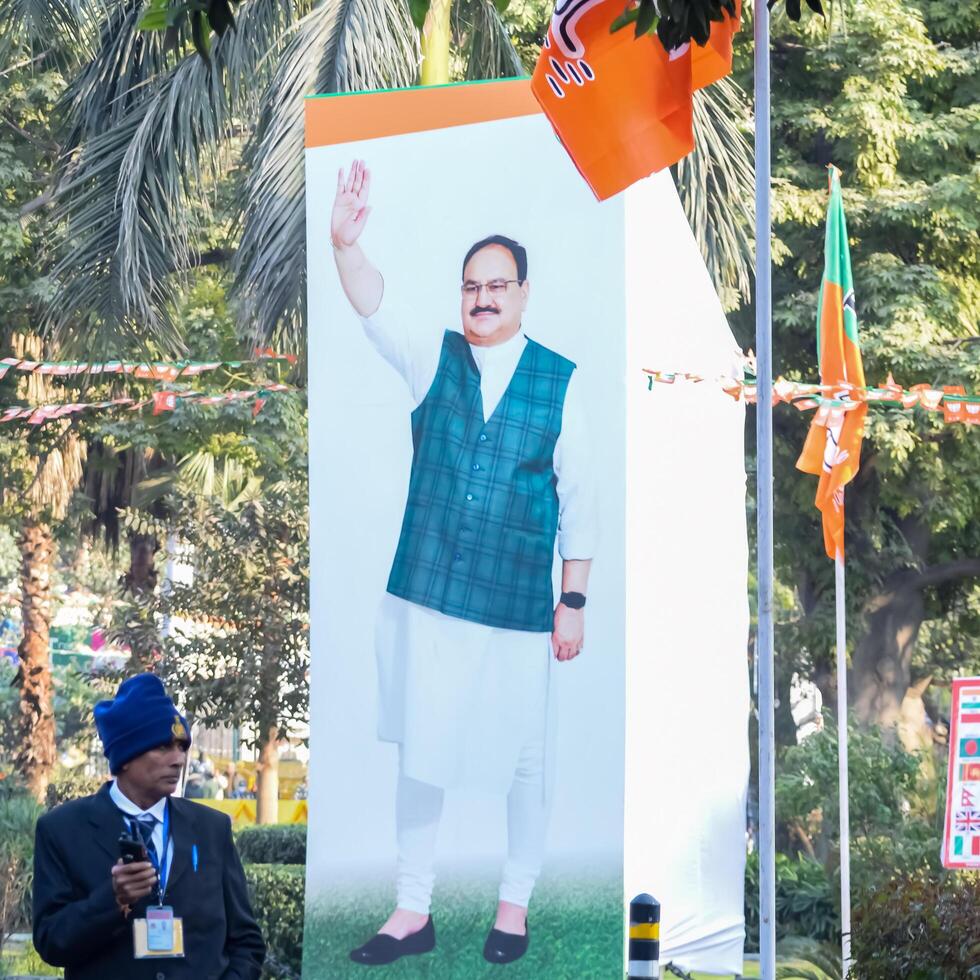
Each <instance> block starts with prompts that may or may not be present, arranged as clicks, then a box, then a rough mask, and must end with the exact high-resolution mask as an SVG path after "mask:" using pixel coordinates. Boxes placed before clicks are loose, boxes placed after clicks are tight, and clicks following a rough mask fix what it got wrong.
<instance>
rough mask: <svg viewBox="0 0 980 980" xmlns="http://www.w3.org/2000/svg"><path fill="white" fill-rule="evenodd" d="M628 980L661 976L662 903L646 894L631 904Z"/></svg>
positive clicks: (642, 979)
mask: <svg viewBox="0 0 980 980" xmlns="http://www.w3.org/2000/svg"><path fill="white" fill-rule="evenodd" d="M629 959H630V968H629V977H628V980H647V978H649V977H659V976H660V903H659V902H658V901H657V900H656V899H655V898H654V897H653V896H652V895H647V894H646V893H645V892H644V893H643V894H642V895H637V896H636V898H634V899H633V901H632V902H630V952H629Z"/></svg>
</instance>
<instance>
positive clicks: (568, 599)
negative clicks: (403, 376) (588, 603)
mask: <svg viewBox="0 0 980 980" xmlns="http://www.w3.org/2000/svg"><path fill="white" fill-rule="evenodd" d="M558 601H559V602H560V603H561V604H562V605H563V606H567V607H568V608H569V609H584V608H585V596H584V595H582V593H581V592H562V594H561V598H560V599H559V600H558Z"/></svg>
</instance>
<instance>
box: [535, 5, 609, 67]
mask: <svg viewBox="0 0 980 980" xmlns="http://www.w3.org/2000/svg"><path fill="white" fill-rule="evenodd" d="M603 2H604V0H558V3H556V4H555V14H554V17H552V20H551V31H552V34H553V35H554V38H555V42H556V43H557V45H558V47H559V48H561V50H562V53H563V54H564V55H565V57H566V58H581V57H583V56H584V55H585V45H584V44H583V43H582V41H581V39H580V38H579V36H578V34H577V33H576V30H575V29H576V27H577V26H578V22H579V21H580V20H581V19H582V18H583V17H584V16H585V15H586V14H587V13H588V12H589V11H590V10H591V9H592V8H593V7H598V6H599V5H600V4H601V3H603ZM545 43H547V42H545Z"/></svg>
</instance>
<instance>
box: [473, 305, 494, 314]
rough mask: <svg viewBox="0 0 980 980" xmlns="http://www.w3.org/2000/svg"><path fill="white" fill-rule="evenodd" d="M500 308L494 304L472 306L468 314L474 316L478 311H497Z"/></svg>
mask: <svg viewBox="0 0 980 980" xmlns="http://www.w3.org/2000/svg"><path fill="white" fill-rule="evenodd" d="M499 312H500V310H498V309H497V307H495V306H474V307H473V309H472V310H470V316H476V315H477V314H478V313H499Z"/></svg>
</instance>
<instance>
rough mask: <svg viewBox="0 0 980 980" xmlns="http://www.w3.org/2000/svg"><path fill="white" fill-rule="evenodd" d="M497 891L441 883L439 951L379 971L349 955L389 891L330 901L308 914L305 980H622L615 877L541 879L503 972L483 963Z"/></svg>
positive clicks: (376, 921)
mask: <svg viewBox="0 0 980 980" xmlns="http://www.w3.org/2000/svg"><path fill="white" fill-rule="evenodd" d="M496 888H497V885H496V882H495V881H493V880H490V879H480V880H474V879H465V880H464V879H457V880H445V879H441V880H440V882H439V883H437V886H436V894H435V896H434V898H433V905H432V914H433V920H434V923H435V929H436V948H435V949H434V950H433V951H432V952H431V953H426V954H425V955H424V956H413V957H406V958H404V959H402V960H399V961H397V962H396V963H392V964H390V965H389V966H383V967H364V966H359V965H357V964H355V963H351V962H350V960H349V959H348V953H349V952H350V950H351V949H353V948H354V947H355V946H359V945H360V944H361V943H363V942H365V941H366V940H368V939H369V938H370V937H371V935H372V933H373V932H374V930H376V929H377V927H378V926H379V925H380V924H381V922H382V921H383V920H384V918H385V917H386V915H387V912H388V911H389V910H390V906H391V904H392V894H391V888H390V886H387V887H385V886H375V887H374V888H364V887H363V886H362V887H361V888H360V889H359V890H358V891H357V892H356V893H354V892H353V891H352V890H348V892H347V894H346V895H345V896H344V897H340V896H338V895H332V896H331V897H330V899H329V902H328V903H326V904H320V905H319V907H314V908H313V909H311V910H309V911H308V912H307V916H306V931H305V936H304V943H303V980H348V978H356V977H362V978H363V977H368V976H373V977H377V978H379V980H381V978H384V980H388V978H389V977H390V978H392V980H394V978H408V977H431V978H433V980H480V978H487V977H497V978H503V977H505V978H506V980H586V978H588V980H607V978H608V980H621V978H622V977H623V975H624V970H623V959H622V957H623V922H624V910H623V890H622V880H621V879H620V878H619V877H615V878H602V879H599V878H595V877H591V876H575V877H572V876H563V877H551V878H548V877H543V878H542V880H541V882H540V883H539V885H538V888H537V889H536V891H535V894H534V898H533V900H532V902H531V911H530V917H529V921H530V928H531V943H530V947H529V949H528V952H527V954H526V955H525V956H524V957H523V958H522V959H521V960H519V961H518V962H516V963H510V964H508V965H507V966H506V967H503V966H493V965H491V964H489V963H487V962H486V961H485V960H484V959H483V941H484V939H485V938H486V934H487V931H488V930H489V929H490V927H491V925H492V924H493V913H494V909H495V907H496V901H497V896H496Z"/></svg>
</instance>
